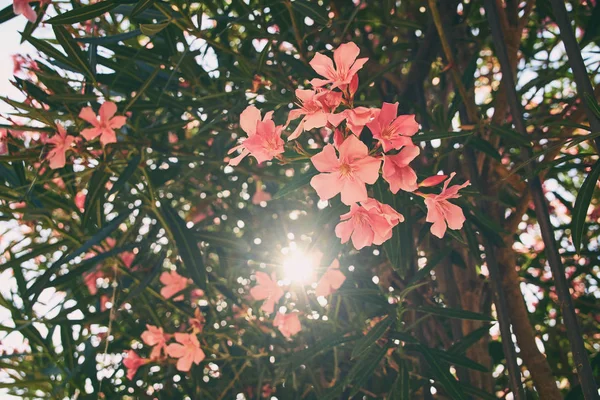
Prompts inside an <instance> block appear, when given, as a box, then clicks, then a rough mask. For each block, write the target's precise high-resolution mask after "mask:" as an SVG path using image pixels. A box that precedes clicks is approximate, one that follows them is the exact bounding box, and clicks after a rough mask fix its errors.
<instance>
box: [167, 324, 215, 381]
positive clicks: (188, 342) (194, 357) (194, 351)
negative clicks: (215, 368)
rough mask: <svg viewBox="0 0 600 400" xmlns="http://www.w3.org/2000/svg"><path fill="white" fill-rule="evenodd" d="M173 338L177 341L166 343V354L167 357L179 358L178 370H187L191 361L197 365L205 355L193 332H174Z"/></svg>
mask: <svg viewBox="0 0 600 400" xmlns="http://www.w3.org/2000/svg"><path fill="white" fill-rule="evenodd" d="M175 340H176V341H178V342H179V343H171V344H170V345H168V346H167V354H168V355H169V357H173V358H179V360H178V361H177V369H178V370H179V371H181V372H187V371H189V370H190V369H191V368H192V363H194V364H196V365H198V364H200V362H201V361H202V360H204V358H205V357H206V356H205V355H204V352H203V351H202V349H201V348H200V342H199V341H198V338H197V337H196V335H195V334H187V333H176V334H175Z"/></svg>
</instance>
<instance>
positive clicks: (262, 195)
mask: <svg viewBox="0 0 600 400" xmlns="http://www.w3.org/2000/svg"><path fill="white" fill-rule="evenodd" d="M270 200H271V194H270V193H269V192H266V191H264V190H263V189H262V187H261V185H258V186H257V187H256V192H254V195H253V196H252V204H256V205H258V204H260V203H262V202H263V201H264V202H267V201H270Z"/></svg>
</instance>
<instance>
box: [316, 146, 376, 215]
mask: <svg viewBox="0 0 600 400" xmlns="http://www.w3.org/2000/svg"><path fill="white" fill-rule="evenodd" d="M311 161H312V163H313V164H314V166H315V168H317V170H318V171H320V172H323V173H322V174H319V175H316V176H314V177H313V178H312V179H311V181H310V184H311V186H312V187H313V188H314V189H315V190H316V191H317V194H318V195H319V197H320V198H321V200H329V199H331V198H332V197H333V196H335V195H336V194H338V193H341V194H342V202H343V203H344V204H348V205H350V204H353V203H355V202H357V201H362V200H366V199H367V187H366V185H365V184H366V183H368V184H371V185H372V184H374V183H375V181H377V178H378V177H379V167H380V166H381V160H380V159H377V158H375V157H371V156H369V149H368V148H367V146H365V144H364V143H363V142H361V141H360V140H359V139H358V138H357V137H356V136H354V135H351V136H350V137H348V138H347V139H346V140H344V143H342V144H341V145H340V148H339V159H338V157H337V156H336V154H335V148H334V147H333V146H332V145H331V144H328V145H326V146H325V147H324V148H323V151H322V152H320V153H319V154H317V155H315V156H313V157H312V158H311Z"/></svg>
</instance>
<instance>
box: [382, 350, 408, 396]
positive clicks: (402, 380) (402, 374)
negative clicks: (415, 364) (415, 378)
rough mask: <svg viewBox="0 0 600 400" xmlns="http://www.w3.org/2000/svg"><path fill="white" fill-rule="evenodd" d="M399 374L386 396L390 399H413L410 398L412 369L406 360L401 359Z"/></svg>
mask: <svg viewBox="0 0 600 400" xmlns="http://www.w3.org/2000/svg"><path fill="white" fill-rule="evenodd" d="M397 364H398V376H397V377H396V382H394V386H392V390H391V391H390V393H389V394H388V397H386V398H387V399H389V400H411V398H410V371H409V366H408V362H407V361H406V360H402V359H401V360H399V362H398V363H397Z"/></svg>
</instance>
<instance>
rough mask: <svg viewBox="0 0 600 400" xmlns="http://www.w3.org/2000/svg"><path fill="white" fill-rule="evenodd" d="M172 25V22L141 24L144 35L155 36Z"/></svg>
mask: <svg viewBox="0 0 600 400" xmlns="http://www.w3.org/2000/svg"><path fill="white" fill-rule="evenodd" d="M170 23H171V21H164V22H159V23H156V24H140V30H141V31H142V33H143V34H144V35H147V36H154V35H156V34H157V33H158V32H160V31H162V30H163V29H165V28H166V27H167V26H169V24H170Z"/></svg>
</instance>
